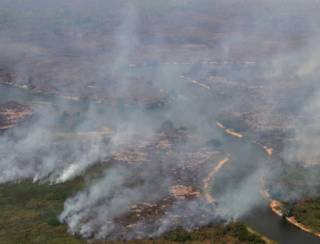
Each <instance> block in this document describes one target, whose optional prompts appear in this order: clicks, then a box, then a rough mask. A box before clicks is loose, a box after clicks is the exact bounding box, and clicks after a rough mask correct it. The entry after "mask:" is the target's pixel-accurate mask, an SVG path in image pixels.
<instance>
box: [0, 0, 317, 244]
mask: <svg viewBox="0 0 320 244" xmlns="http://www.w3.org/2000/svg"><path fill="white" fill-rule="evenodd" d="M318 8H319V4H318V2H317V1H308V2H304V3H303V2H302V1H281V2H279V1H259V3H257V1H241V0H239V1H205V0H201V1H173V0H172V1H165V2H164V3H153V2H151V1H142V0H140V1H139V0H137V1H109V0H108V1H101V0H94V1H84V0H80V1H76V2H75V1H71V0H70V1H49V2H47V1H39V0H31V1H27V2H26V1H5V0H0V33H1V35H0V50H1V54H0V65H1V69H0V71H1V72H2V70H5V72H8V73H9V74H10V75H9V80H8V81H7V82H8V83H10V84H11V85H15V86H20V87H21V86H22V87H25V88H29V89H34V90H36V91H41V92H50V93H53V94H55V95H57V96H58V98H56V99H55V101H54V102H53V104H49V105H45V106H35V107H34V110H35V111H36V113H37V114H39V118H37V119H35V121H34V123H33V125H32V126H31V127H30V128H29V129H28V131H27V132H26V131H24V130H23V128H22V129H15V130H14V131H11V132H10V133H7V134H5V135H2V136H1V137H0V155H1V157H0V158H1V159H0V182H1V183H5V182H16V181H23V180H33V181H34V182H38V181H40V182H50V183H63V182H65V181H68V180H72V179H73V178H75V177H76V176H79V175H84V174H85V173H86V172H87V170H88V169H90V168H91V167H92V166H95V165H98V164H99V163H100V164H103V163H106V162H108V160H109V159H110V158H111V157H112V156H113V155H115V154H117V153H121V152H123V151H126V150H128V148H129V149H132V148H144V149H145V148H148V145H152V144H153V143H155V141H156V139H157V137H158V136H159V128H160V127H161V124H162V122H164V121H168V120H170V121H172V122H173V123H174V124H175V125H176V126H177V127H179V126H184V127H186V128H187V129H188V130H189V131H190V134H191V135H192V142H188V143H181V144H179V143H178V144H179V145H178V146H177V148H176V149H175V150H177V151H178V153H181V154H186V153H188V152H192V151H195V150H196V149H198V148H201V147H204V145H206V144H205V143H206V142H207V141H209V140H210V139H212V138H213V137H215V136H219V135H220V134H219V133H220V132H219V130H218V129H217V128H215V127H214V126H215V121H216V120H219V119H220V117H219V116H220V115H225V114H226V113H227V111H230V113H245V112H248V111H249V112H253V113H254V114H255V118H254V119H253V121H254V122H255V123H256V124H257V128H258V129H257V130H260V129H262V128H265V127H266V126H265V125H270V124H272V125H274V124H277V122H278V120H277V117H278V116H277V115H278V114H281V115H283V114H284V113H282V111H286V113H288V114H289V115H288V117H289V118H290V119H292V120H290V121H284V119H283V118H282V119H281V122H280V123H281V125H283V124H286V123H288V127H289V128H290V129H291V130H292V131H293V136H292V137H291V139H290V140H289V141H288V142H286V144H285V145H284V150H283V152H282V154H281V155H280V157H281V158H283V159H285V160H286V162H289V163H290V162H292V161H299V162H311V163H318V159H319V153H318V150H317V148H318V136H317V135H318V134H319V128H318V119H319V118H318V116H317V111H318V108H319V99H318V97H319V92H320V90H319V85H318V77H319V75H318V68H319V59H318V55H317V54H318V50H319V48H318V45H317V41H318V40H319V36H320V35H319V23H320V21H319V17H318V16H317V15H318V11H317V10H318ZM137 66H138V67H139V68H136V67H137ZM243 66H245V67H247V68H243ZM150 67H151V68H150ZM135 68H136V69H135ZM210 79H211V80H213V81H214V82H212V83H210V82H206V81H207V80H210ZM145 80H146V82H145ZM202 80H203V81H202ZM194 81H196V82H194ZM217 81H218V82H217ZM219 81H221V82H222V83H227V84H229V85H228V87H229V88H230V89H229V91H228V92H227V91H224V90H221V87H220V86H219ZM235 81H236V82H235ZM197 82H198V83H197ZM238 83H239V84H243V86H242V85H237V84H238ZM197 84H198V85H197ZM199 84H200V86H199ZM243 87H250V89H252V90H259V89H260V88H261V87H262V88H263V89H260V90H259V92H258V94H259V95H257V96H255V97H254V99H252V97H251V96H250V94H249V92H250V91H251V90H250V89H249V90H248V89H246V88H243ZM310 87H312V89H310ZM248 94H249V95H248ZM70 98H71V100H72V99H73V100H75V101H73V102H70ZM115 98H119V100H121V102H114V101H115ZM163 98H164V101H165V102H164V103H165V105H164V108H162V109H160V112H159V110H157V109H155V110H152V109H145V107H144V106H145V104H148V103H149V102H150V100H151V101H152V102H153V100H156V102H158V101H159V100H160V101H161V102H162V99H163ZM86 99H90V100H91V103H85V105H80V108H79V105H75V104H79V103H81V102H82V100H86ZM86 101H87V100H86ZM88 104H89V105H88ZM110 104H111V105H112V106H111V105H110ZM132 104H134V105H132ZM137 105H138V106H137ZM141 105H143V106H141ZM153 105H154V104H153ZM74 107H77V109H75V108H74ZM142 107H143V108H142ZM73 110H75V111H80V114H81V116H80V118H78V120H79V121H77V123H76V124H75V125H72V126H70V127H71V128H68V129H70V131H62V132H61V130H63V129H66V128H65V127H68V125H67V122H65V121H64V122H61V121H60V120H61V117H63V114H64V113H70V111H73ZM288 111H289V112H288ZM73 113H74V112H73ZM57 114H58V115H57ZM284 118H285V117H284ZM57 124H58V125H59V126H57ZM102 127H111V128H112V133H110V135H108V136H107V138H106V137H105V136H94V138H93V139H92V138H91V139H89V140H73V139H72V140H70V139H69V138H68V137H69V136H70V134H74V135H81V133H83V132H84V131H92V130H99V129H101V128H102ZM66 135H67V136H66ZM59 136H60V137H62V138H63V140H61V139H59ZM66 137H67V139H65V138H66ZM230 147H231V149H230V150H231V151H232V152H231V153H232V155H231V163H230V164H232V165H233V166H232V167H233V168H232V172H236V173H233V174H234V175H232V176H234V177H235V178H236V179H237V181H234V179H231V178H232V177H230V175H228V174H223V173H222V174H221V176H220V180H219V181H220V182H223V185H224V186H223V187H222V190H221V189H220V190H219V193H218V194H217V198H218V202H219V203H220V204H218V205H217V206H216V205H214V204H208V202H206V201H205V200H204V199H202V198H199V199H192V200H188V199H186V200H179V201H176V202H174V203H172V205H170V206H169V207H168V209H167V210H166V211H165V212H164V214H163V216H162V217H160V218H158V219H157V220H155V221H149V222H148V221H140V222H138V224H137V225H135V226H134V227H133V228H131V229H130V231H128V230H127V229H126V230H125V229H124V227H123V226H121V224H120V222H121V221H120V220H119V219H120V217H122V216H123V215H125V214H127V213H128V212H130V208H131V207H132V205H135V204H139V203H141V202H157V201H160V200H162V199H163V198H168V197H169V193H168V189H169V187H170V186H171V184H172V183H173V182H174V181H175V179H174V176H173V175H172V174H171V173H170V172H171V169H172V168H174V167H176V165H175V164H173V163H172V162H173V161H174V160H171V161H166V160H164V158H162V155H161V154H160V153H159V154H160V155H154V157H155V158H156V157H157V159H155V158H154V159H152V158H151V160H149V161H148V162H147V163H146V165H144V166H143V167H141V166H139V165H138V166H132V167H127V166H124V165H116V166H115V165H113V164H110V165H108V167H107V169H105V171H104V172H103V174H102V175H101V176H99V178H98V179H96V180H91V181H89V182H88V185H87V186H86V188H85V189H84V190H83V191H81V192H79V193H77V194H76V195H75V196H74V197H71V198H69V199H68V200H67V201H66V202H65V205H64V210H63V212H62V213H61V215H60V220H61V221H63V222H66V223H67V224H68V226H69V229H70V231H71V232H72V233H79V234H80V235H81V236H83V237H85V238H113V239H114V238H123V237H124V238H137V237H141V236H155V235H160V234H162V233H163V232H165V231H167V230H169V229H171V228H174V227H176V225H178V224H179V225H183V226H184V227H185V228H186V229H193V228H196V227H199V226H201V225H205V224H209V223H211V222H214V221H218V220H221V219H223V220H232V219H237V218H240V217H242V216H244V215H245V214H246V213H248V212H249V211H250V210H251V209H252V208H254V207H255V206H257V205H260V204H261V202H262V200H261V198H260V197H258V196H259V191H260V181H261V179H262V178H264V179H272V177H273V176H274V175H277V172H274V171H275V170H277V169H278V167H274V166H273V165H272V166H271V165H268V163H266V162H265V161H266V160H261V159H259V158H258V157H257V158H256V157H254V158H250V157H249V156H248V155H251V154H252V150H255V149H253V147H251V146H248V147H244V149H243V147H237V146H236V145H233V144H232V145H231V146H230ZM225 153H228V152H225ZM238 155H245V156H241V157H238ZM185 161H187V160H185ZM185 161H183V160H182V162H180V163H181V164H182V165H183V166H185V165H186V164H187V162H185ZM177 162H178V160H177ZM177 162H175V163H176V164H177ZM215 163H216V162H211V163H210V164H209V166H210V167H212V166H213V165H214V164H215ZM210 167H208V168H205V169H204V170H200V171H199V172H198V171H195V172H194V174H195V175H194V177H195V178H196V179H197V180H198V181H201V180H202V179H203V178H204V177H205V173H207V172H208V171H209V170H210ZM204 171H206V172H204ZM239 172H241V177H240V176H239V175H240V173H239ZM132 178H136V179H139V180H140V181H139V182H141V183H140V184H138V185H134V184H133V185H128V180H129V181H130V179H132ZM216 181H218V179H216ZM229 182H235V184H236V187H235V185H232V184H229ZM311 185H312V184H311ZM177 215H178V216H180V220H179V221H176V219H175V217H174V216H177ZM204 216H205V217H204Z"/></svg>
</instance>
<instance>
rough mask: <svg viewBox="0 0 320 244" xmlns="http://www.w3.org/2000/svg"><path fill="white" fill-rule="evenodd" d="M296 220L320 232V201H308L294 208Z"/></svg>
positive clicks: (293, 212)
mask: <svg viewBox="0 0 320 244" xmlns="http://www.w3.org/2000/svg"><path fill="white" fill-rule="evenodd" d="M292 214H293V216H294V217H295V218H296V220H297V221H298V222H300V223H302V224H304V225H305V226H307V227H309V228H311V229H312V230H314V231H316V232H320V199H314V200H306V201H303V202H300V203H298V204H296V205H295V206H294V207H293V208H292Z"/></svg>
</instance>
